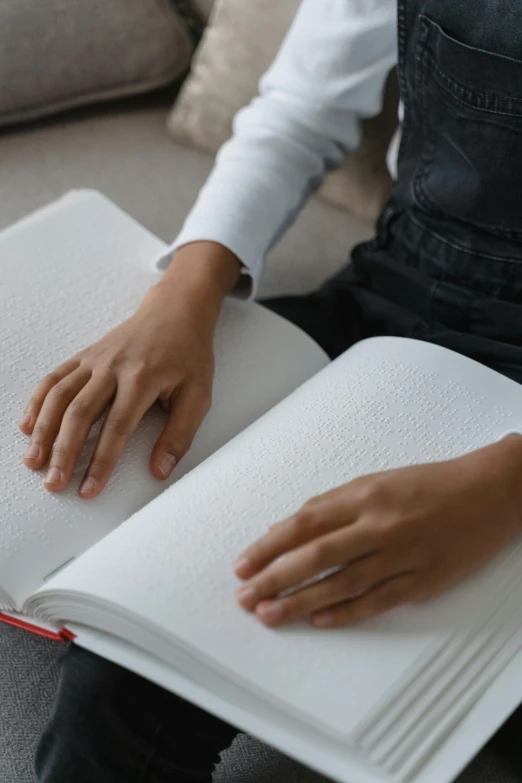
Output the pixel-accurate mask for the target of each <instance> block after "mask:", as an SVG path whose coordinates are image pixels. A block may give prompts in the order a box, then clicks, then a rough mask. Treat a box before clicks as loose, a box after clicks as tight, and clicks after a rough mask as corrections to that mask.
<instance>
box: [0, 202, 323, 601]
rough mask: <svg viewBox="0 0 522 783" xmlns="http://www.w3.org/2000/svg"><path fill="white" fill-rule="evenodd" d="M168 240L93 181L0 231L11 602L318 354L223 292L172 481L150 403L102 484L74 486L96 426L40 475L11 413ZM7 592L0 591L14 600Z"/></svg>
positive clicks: (160, 421)
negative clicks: (54, 485)
mask: <svg viewBox="0 0 522 783" xmlns="http://www.w3.org/2000/svg"><path fill="white" fill-rule="evenodd" d="M164 247H165V246H164V244H163V243H162V242H160V241H159V240H158V239H157V238H156V237H154V236H153V235H152V234H150V233H149V232H148V231H146V230H145V229H144V228H143V227H142V226H140V225H139V224H138V223H136V222H135V221H134V220H132V219H131V218H130V217H129V216H127V215H125V214H124V213H123V212H121V210H119V209H118V208H117V207H116V206H114V205H113V204H111V203H110V202H109V201H108V200H107V199H106V198H104V197H103V196H101V195H100V194H97V193H94V192H89V191H83V192H76V193H72V194H70V195H68V196H66V197H65V198H63V199H62V200H61V201H59V202H57V203H56V204H54V205H51V206H50V207H47V208H45V209H43V210H41V211H40V212H38V213H36V214H35V215H33V216H31V217H29V218H27V219H26V220H23V221H21V222H20V223H18V224H16V225H15V226H13V227H12V228H10V229H8V230H7V231H5V232H4V233H3V234H1V235H0V264H1V275H0V332H1V334H2V359H1V367H0V394H1V398H0V400H1V406H0V475H1V483H2V486H1V489H0V497H1V512H0V589H1V590H2V592H3V593H4V594H8V595H9V596H11V600H12V602H13V604H14V606H20V605H21V604H22V603H23V601H24V600H25V599H26V598H27V596H28V595H29V594H30V593H31V592H32V591H33V590H35V589H36V588H38V587H39V586H40V585H41V584H42V583H43V580H44V579H45V578H46V576H47V575H49V574H50V573H51V572H53V571H54V570H55V569H57V568H58V567H60V566H61V565H62V564H63V563H64V562H65V561H68V560H69V559H70V558H73V557H77V556H78V555H80V554H81V553H82V552H83V551H85V549H87V548H88V547H90V546H92V545H93V544H94V543H95V542H96V541H98V540H99V539H100V538H102V537H103V536H105V535H106V534H107V533H109V532H110V531H111V530H112V529H113V528H114V527H116V526H117V525H118V524H119V523H121V522H122V521H123V520H124V519H126V518H128V517H129V516H130V515H131V514H132V513H134V512H135V511H137V510H138V509H139V508H141V507H142V506H143V505H144V504H146V503H148V502H149V501H150V500H152V499H153V498H154V497H156V495H158V494H159V493H160V492H162V491H163V490H164V489H165V488H166V486H168V485H169V484H171V483H173V482H174V481H176V479H178V478H179V477H180V476H181V475H183V474H184V473H186V472H187V471H188V470H190V469H191V468H193V467H194V465H197V464H198V463H199V462H200V461H201V460H202V459H204V458H205V457H207V456H208V455H209V454H210V453H211V452H212V451H214V450H215V449H217V448H219V447H220V446H221V445H222V444H223V443H225V442H226V441H227V440H228V439H230V438H231V437H233V436H234V435H235V434H236V433H237V432H239V431H240V430H241V429H243V428H244V427H246V426H248V424H250V423H251V422H252V421H253V420H254V419H255V418H257V417H258V416H259V415H261V414H262V413H264V412H265V411H266V410H267V409H269V408H270V407H271V406H272V405H274V404H275V403H276V402H278V401H279V400H280V399H282V398H283V397H284V396H285V395H286V394H288V393H289V392H290V391H292V390H293V389H295V388H296V386H298V385H299V384H300V383H302V382H303V381H304V380H305V379H306V378H308V377H310V376H311V375H313V374H314V373H315V372H316V371H317V370H319V369H320V368H321V367H323V366H324V365H325V364H326V363H327V361H328V360H327V358H326V356H325V355H324V353H323V352H322V351H321V350H320V349H319V348H318V346H317V345H316V344H315V343H314V342H313V341H312V340H310V338H309V337H307V336H306V335H305V334H304V333H302V332H301V331H300V330H298V329H296V328H295V327H293V326H292V325H290V324H289V323H287V322H286V321H283V320H282V319H280V318H279V317H278V316H276V315H274V314H273V313H270V312H268V311H267V310H265V309H264V308H261V307H259V306H255V305H245V304H242V303H239V302H234V301H231V302H229V303H228V304H227V305H226V307H225V310H224V314H223V318H222V321H221V323H220V326H219V330H218V338H217V341H216V363H217V376H216V383H215V395H214V396H215V402H214V407H213V410H212V412H211V414H210V415H209V416H208V417H207V419H206V421H205V423H204V425H203V427H202V429H201V431H200V433H199V435H198V437H197V440H196V442H195V443H194V446H193V448H192V450H191V452H190V453H189V455H188V456H187V457H186V458H185V459H184V460H183V461H182V462H181V463H180V466H179V467H178V468H177V469H176V470H175V471H174V473H173V474H172V476H171V478H170V479H169V481H168V482H162V481H158V480H157V479H155V478H154V477H153V476H152V474H151V473H150V470H149V458H150V452H151V450H152V447H153V445H154V442H155V441H156V439H157V437H158V436H159V434H160V432H161V429H162V428H163V426H164V425H165V423H166V421H167V418H166V414H165V413H164V412H163V411H162V410H160V409H159V408H158V407H156V406H154V407H153V408H151V409H150V410H149V411H148V413H147V414H146V415H145V417H144V418H143V420H142V422H141V423H140V424H139V426H138V428H137V430H136V431H135V433H134V435H133V436H132V437H131V439H130V442H129V444H128V445H127V447H126V449H125V452H124V454H123V456H122V458H121V459H120V461H119V463H118V465H117V467H116V469H115V471H114V473H113V475H112V477H111V479H110V481H109V483H108V486H107V487H106V489H105V490H104V492H103V493H102V494H101V495H100V497H99V498H97V499H95V500H84V499H82V498H80V497H79V496H78V494H77V491H78V486H79V483H80V481H81V478H82V476H83V473H84V471H85V468H86V467H87V464H88V461H89V458H90V455H91V453H92V450H93V448H94V445H95V442H96V438H97V435H98V432H99V429H100V423H98V425H96V426H95V427H94V428H93V430H92V433H91V436H90V438H89V442H88V444H87V446H86V448H85V449H84V452H83V454H82V457H81V458H80V462H79V464H78V467H77V470H76V472H75V475H74V477H73V480H72V482H71V484H70V486H69V487H68V488H67V489H66V490H65V491H64V492H62V493H60V494H51V493H49V492H48V491H47V490H45V489H44V487H43V479H44V474H43V472H32V471H30V470H29V469H28V468H27V467H25V465H24V464H23V461H22V460H23V454H24V452H25V449H26V448H27V443H28V438H27V437H26V436H25V435H23V433H21V432H20V430H19V428H18V421H19V419H20V417H21V414H22V411H23V408H24V406H25V404H26V403H27V401H28V399H29V396H30V394H31V393H32V391H33V390H34V388H35V386H36V384H37V383H38V381H40V380H41V378H42V377H43V376H44V375H45V374H47V373H48V372H50V371H51V370H53V369H54V368H55V367H56V366H57V365H59V364H60V363H62V362H63V361H65V360H66V359H67V358H69V357H70V356H72V355H73V354H74V353H76V351H78V350H79V349H81V348H83V347H84V346H86V345H89V344H90V343H92V342H94V341H96V340H97V339H99V338H100V337H102V336H103V335H104V334H106V333H107V332H108V331H109V330H110V329H111V328H113V327H115V326H116V325H117V324H118V323H120V322H121V321H123V320H124V319H125V318H128V317H129V316H130V315H131V314H132V313H133V312H134V311H135V309H136V307H137V306H138V305H139V303H140V301H141V299H142V298H143V295H144V294H145V292H146V291H147V290H148V289H149V288H150V286H151V285H153V284H154V283H155V282H157V281H158V280H159V279H160V278H161V276H162V273H160V272H158V271H157V270H155V269H154V260H155V259H156V258H157V256H158V255H159V254H160V253H161V252H162V251H163V250H164ZM6 598H7V596H4V600H3V601H2V598H1V595H0V605H1V604H3V605H4V607H5V608H14V607H10V605H9V604H10V602H8V601H7V600H6Z"/></svg>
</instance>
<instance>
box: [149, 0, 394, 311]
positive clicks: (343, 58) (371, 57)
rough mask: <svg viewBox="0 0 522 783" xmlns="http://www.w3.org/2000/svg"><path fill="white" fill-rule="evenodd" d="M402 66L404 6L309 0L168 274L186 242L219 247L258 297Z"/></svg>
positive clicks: (376, 0)
mask: <svg viewBox="0 0 522 783" xmlns="http://www.w3.org/2000/svg"><path fill="white" fill-rule="evenodd" d="M396 61H397V28H396V0H321V2H318V0H303V1H302V3H301V5H300V7H299V10H298V12H297V16H296V18H295V20H294V22H293V25H292V26H291V28H290V30H289V32H288V34H287V36H286V39H285V41H284V42H283V46H282V48H281V50H280V52H279V54H278V55H277V57H276V59H275V61H274V63H273V64H272V66H271V67H270V68H269V70H268V71H267V72H266V73H265V75H264V76H263V77H262V79H261V81H260V84H259V95H258V96H257V97H256V98H254V100H253V101H252V102H251V104H250V105H249V106H247V107H246V108H244V109H242V110H241V111H240V112H239V113H238V114H237V115H236V117H235V120H234V125H233V130H234V132H233V136H232V138H231V139H230V140H229V141H228V142H227V143H226V144H225V145H224V146H223V147H222V148H221V150H220V151H219V153H218V155H217V157H216V163H215V166H214V169H213V171H212V173H211V174H210V177H209V179H208V180H207V183H206V184H205V186H204V187H203V189H202V190H201V192H200V194H199V197H198V199H197V201H196V203H195V205H194V207H193V209H192V211H191V212H190V214H189V215H188V217H187V219H186V221H185V224H184V226H183V228H182V230H181V232H180V234H179V235H178V236H177V238H176V239H175V241H174V243H173V244H172V245H171V246H170V248H169V250H168V252H167V253H166V254H165V256H164V257H163V258H162V259H161V261H160V262H159V264H158V266H159V268H166V267H167V265H168V263H169V261H170V259H171V258H172V255H173V253H174V251H175V250H176V249H177V248H179V247H181V246H182V245H185V244H188V243H190V242H195V241H202V240H210V241H214V242H218V243H220V244H222V245H224V246H225V247H227V248H229V249H230V250H231V251H232V252H233V253H235V255H236V256H238V258H239V259H240V261H241V262H242V264H243V270H244V272H245V275H246V277H245V276H244V277H243V279H242V281H241V283H240V284H239V286H238V290H237V293H238V294H240V295H244V296H249V295H254V294H255V289H256V286H257V283H258V281H259V278H260V276H261V273H262V269H263V263H264V258H265V256H266V253H267V251H268V250H269V249H270V248H271V247H272V246H273V245H274V244H275V242H276V241H277V240H278V239H279V238H280V237H281V235H282V234H283V233H284V232H285V231H286V229H287V228H288V227H289V226H290V225H291V223H292V222H293V220H294V219H295V217H296V215H297V213H298V212H299V211H300V209H301V207H302V206H303V205H304V203H305V201H306V199H307V198H308V196H309V195H310V194H311V193H312V192H313V191H314V190H315V189H317V188H318V187H319V185H320V184H321V182H322V180H323V178H324V175H325V173H326V171H328V170H330V169H334V168H337V167H339V166H340V165H341V163H342V160H343V157H344V155H345V153H346V152H348V151H351V150H353V149H355V148H356V147H357V146H358V144H359V140H360V120H361V119H362V118H365V117H371V116H373V115H375V114H378V112H379V111H380V108H381V105H382V93H383V88H384V84H385V81H386V78H387V75H388V73H389V71H390V69H391V68H392V67H393V66H394V65H395V63H396Z"/></svg>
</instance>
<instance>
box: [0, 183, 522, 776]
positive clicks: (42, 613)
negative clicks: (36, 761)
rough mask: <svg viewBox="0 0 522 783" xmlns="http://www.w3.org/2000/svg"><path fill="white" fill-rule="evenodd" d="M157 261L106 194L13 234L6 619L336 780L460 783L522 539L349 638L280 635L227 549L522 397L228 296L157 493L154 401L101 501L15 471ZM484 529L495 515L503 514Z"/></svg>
mask: <svg viewBox="0 0 522 783" xmlns="http://www.w3.org/2000/svg"><path fill="white" fill-rule="evenodd" d="M164 252H165V246H164V245H163V243H162V242H160V241H159V240H158V239H157V238H156V237H154V236H152V235H151V234H150V233H149V232H148V231H147V230H145V229H144V228H143V227H141V226H140V225H138V224H137V223H136V222H135V221H134V220H133V219H131V218H130V217H129V216H127V215H125V214H124V213H123V212H122V211H121V210H120V209H118V208H117V207H116V206H115V205H113V204H111V203H110V202H109V201H108V200H107V199H105V198H104V197H103V196H102V195H100V194H98V193H95V192H90V191H77V192H73V193H70V194H68V195H67V196H65V197H64V198H63V199H61V200H60V201H58V202H56V203H55V204H52V205H50V206H48V207H46V208H44V209H42V210H40V211H39V212H37V213H35V214H34V215H32V216H30V217H28V218H26V219H25V220H22V221H21V222H19V223H17V224H16V225H14V226H12V227H11V228H9V229H8V230H6V231H4V232H3V233H2V234H1V235H0V263H1V266H2V274H1V276H0V333H1V337H2V356H1V366H0V394H1V406H0V444H1V449H0V472H1V485H0V486H1V488H0V496H1V519H0V609H1V613H2V614H1V618H2V619H3V620H4V621H5V622H9V623H12V624H15V625H19V626H20V627H23V628H26V629H27V630H33V631H35V632H38V633H41V634H43V635H46V636H48V637H50V638H53V639H56V640H59V639H63V640H72V641H73V642H74V643H75V644H78V645H82V646H84V647H86V648H88V649H91V650H93V651H94V652H96V653H98V654H100V655H102V656H105V657H106V658H108V659H110V660H113V661H115V662H117V663H120V664H121V665H123V666H126V667H128V668H129V669H131V670H133V671H136V672H138V673H139V674H141V675H143V676H145V677H148V678H149V679H151V680H153V681H155V682H157V683H159V684H160V685H162V686H164V687H165V688H168V689H170V690H172V691H174V692H176V693H178V694H180V695H181V696H183V697H185V698H187V699H189V700H191V701H193V702H194V703H196V704H198V705H200V706H201V707H203V708H205V709H207V710H209V711H210V712H213V713H215V714H217V715H220V716H221V717H223V718H224V719H226V720H227V721H229V722H231V723H233V724H235V725H237V726H238V727H240V728H242V729H244V730H246V731H249V732H250V733H252V734H255V735H257V736H258V737H260V738H261V739H263V740H265V741H267V742H269V743H271V744H272V745H274V746H276V747H278V748H279V749H281V750H282V751H284V752H286V753H288V754H289V755H291V756H293V757H295V758H297V759H299V760H301V761H302V762H304V763H305V764H308V765H309V766H311V767H313V768H315V769H317V770H319V771H321V772H323V773H324V774H325V775H328V776H329V777H331V778H332V779H333V780H337V781H342V782H343V783H386V782H391V781H395V782H396V783H408V782H409V781H413V782H414V783H446V782H447V781H450V780H453V779H454V778H455V776H456V775H457V774H458V772H459V771H460V769H462V768H463V767H464V766H465V765H466V763H467V762H468V760H469V759H470V758H471V757H472V756H473V755H474V754H475V753H476V752H477V751H478V750H479V748H480V747H481V746H482V745H483V744H484V743H485V742H486V741H487V740H488V738H489V737H490V736H491V735H492V734H493V733H494V731H495V730H496V729H497V728H498V726H499V725H500V724H501V723H502V722H503V721H504V720H505V719H506V718H507V716H508V715H509V714H510V712H512V711H513V710H514V709H515V707H516V706H517V705H518V704H519V703H520V702H521V701H522V567H521V563H522V545H521V542H520V540H519V539H517V540H515V541H514V542H513V543H512V544H511V545H510V546H509V547H508V548H507V549H506V550H504V551H503V552H501V553H500V554H499V555H498V556H497V557H496V558H495V559H494V560H492V561H491V562H490V563H489V564H488V565H487V566H485V567H483V568H482V569H481V570H479V571H477V572H476V573H475V574H474V575H473V576H472V577H470V578H468V579H467V580H465V581H464V582H462V583H460V584H459V585H458V586H456V587H454V588H453V589H451V590H450V591H448V592H447V593H445V594H444V595H442V596H441V597H439V598H437V599H435V600H432V601H429V602H426V603H424V604H423V605H422V606H421V605H412V606H407V607H403V608H401V609H400V610H395V611H393V612H389V613H388V614H386V615H383V616H381V617H378V618H375V619H373V620H368V621H365V622H362V623H359V624H357V625H354V626H352V627H348V628H344V629H336V630H318V629H314V628H312V626H311V625H310V624H308V623H306V622H300V623H294V624H292V625H289V626H287V627H284V628H283V629H279V630H274V629H267V628H266V627H264V626H263V625H262V624H260V623H259V622H258V621H257V620H256V619H255V617H253V616H252V615H251V614H249V613H247V612H244V611H243V610H241V609H240V608H239V607H238V605H237V603H236V600H235V588H236V587H237V586H238V581H237V579H236V577H235V576H234V574H233V563H234V561H235V559H236V557H237V556H238V555H239V554H240V553H241V552H242V550H243V549H245V548H246V547H247V546H248V545H249V544H251V543H253V542H254V541H255V540H256V539H257V538H258V537H259V536H260V535H262V534H263V533H264V532H265V531H266V529H267V528H268V526H269V525H271V524H273V523H274V522H277V521H280V520H282V519H284V518H285V517H287V516H288V515H289V514H292V513H293V512H294V511H296V510H297V509H298V508H299V507H300V506H301V505H302V504H303V502H305V501H306V500H307V499H308V498H310V497H311V496H313V495H317V494H319V493H322V492H324V491H326V490H328V489H330V488H332V487H335V486H338V485H340V484H343V483H345V482H347V481H349V480H351V479H353V478H355V477H357V476H360V475H363V474H367V473H371V472H375V471H378V470H384V469H387V468H393V467H399V466H401V465H410V464H415V463H420V462H429V461H434V460H442V459H448V458H451V457H454V456H457V455H459V454H464V453H467V452H469V451H472V450H474V449H476V448H479V447H481V446H483V445H486V444H488V443H491V442H493V441H495V440H497V439H498V438H499V437H500V436H501V435H502V434H503V433H505V432H506V431H510V430H513V429H517V428H519V427H520V422H521V418H522V416H521V414H522V390H521V388H520V387H519V386H518V385H517V384H516V383H514V382H512V381H510V380H508V379H506V378H505V377H502V376H501V375H498V374H497V373H495V372H493V371H491V370H489V369H487V368H485V367H483V366H481V365H479V364H477V363H475V362H473V361H471V360H469V359H466V358H463V357H461V356H458V355H457V354H454V353H452V352H450V351H447V350H445V349H442V348H440V347H437V346H433V345H428V344H426V343H422V342H418V341H413V340H405V339H399V338H391V337H383V338H376V339H371V340H366V341H363V342H361V343H358V344H357V345H355V346H354V347H353V348H351V349H350V350H349V351H347V352H346V353H345V354H344V355H342V356H341V357H339V358H338V359H337V360H335V361H334V362H329V360H328V358H327V357H326V356H325V354H324V353H323V351H322V350H321V349H320V348H319V347H318V346H317V345H316V344H315V343H314V342H313V341H312V340H311V339H310V338H309V337H308V336H307V335H305V334H304V333H303V332H301V331H300V330H299V329H297V328H296V327H294V326H293V325H291V324H289V323H287V322H286V321H284V320H283V319H281V318H280V317H278V316H277V315H274V314H273V313H271V312H269V311H268V310H266V309H265V308H263V307H261V306H260V305H257V304H253V303H244V302H240V301H236V300H232V299H231V300H229V301H227V302H226V304H225V307H224V310H223V315H222V318H221V322H220V325H219V328H218V334H217V338H216V364H217V374H216V381H215V387H214V404H213V408H212V410H211V412H210V414H209V415H208V417H207V418H206V420H205V422H204V423H203V426H202V428H201V430H200V432H199V433H198V435H197V437H196V440H195V442H194V444H193V446H192V448H191V450H190V452H189V453H188V455H187V456H186V457H185V458H184V459H183V460H182V461H181V462H180V464H179V465H178V467H177V468H176V469H175V471H174V472H173V474H172V475H171V477H170V478H169V479H168V480H167V481H165V482H161V481H158V480H157V479H155V478H154V477H153V476H152V474H151V473H150V470H149V456H150V451H151V449H152V446H153V444H154V442H155V440H156V438H157V437H158V435H159V433H160V432H161V429H162V428H163V426H164V423H165V416H166V414H165V413H164V412H163V411H162V410H161V409H160V408H159V407H156V406H153V407H152V408H151V409H150V410H149V411H148V412H147V413H146V415H145V416H144V418H143V420H142V421H141V423H140V424H139V426H138V427H137V429H136V430H135V432H134V433H133V435H132V436H131V438H130V441H129V443H128V445H127V447H126V449H125V451H124V453H123V455H122V457H121V459H120V461H119V463H118V465H117V467H116V469H115V471H114V473H113V475H112V476H111V479H110V480H109V483H108V485H107V486H106V488H105V489H104V491H103V492H102V493H101V495H100V496H99V497H98V498H96V499H94V500H85V499H83V498H81V497H79V495H78V486H79V482H80V480H81V478H82V476H83V473H84V471H85V468H86V465H87V464H88V461H89V456H90V453H92V447H93V445H94V443H95V441H96V436H97V433H98V432H99V426H100V425H99V423H98V424H97V425H95V426H94V427H93V430H92V432H91V435H90V437H89V440H88V442H87V445H86V447H85V449H84V453H83V454H82V456H81V458H80V462H79V464H78V466H77V469H76V471H75V474H74V476H73V480H72V481H71V483H70V485H69V486H68V487H67V489H66V490H65V491H63V492H61V493H54V494H53V493H50V492H48V491H47V490H45V489H44V487H43V473H42V472H41V471H40V472H35V471H30V470H29V469H28V468H27V467H25V466H24V464H23V461H22V460H23V454H24V452H25V449H26V447H27V437H26V436H24V435H23V434H22V433H21V432H20V430H19V429H18V421H19V419H20V416H21V413H22V411H23V408H24V406H25V404H26V402H27V400H28V398H29V396H30V394H31V392H32V391H33V389H34V387H35V386H36V384H37V383H38V381H39V380H40V379H41V378H42V377H43V376H44V375H45V374H47V373H48V372H50V371H51V370H53V369H54V368H55V367H56V366H57V365H58V364H60V363H61V362H63V361H65V360H66V359H67V358H69V357H70V356H71V355H73V354H74V353H76V352H77V351H78V350H80V349H81V348H83V347H85V346H87V345H89V344H90V343H92V342H94V341H96V340H97V339H99V338H100V337H102V336H103V335H104V334H105V333H107V332H108V331H109V330H110V329H111V328H113V327H114V326H116V325H117V324H118V323H120V322H121V321H122V320H124V319H125V318H127V317H129V316H130V315H131V314H132V313H133V312H134V310H135V308H136V307H137V306H138V304H139V303H140V301H141V299H142V297H143V295H144V293H145V292H146V291H147V289H148V288H149V287H150V286H152V285H153V284H154V283H155V282H157V281H158V280H159V279H160V277H161V274H162V272H161V269H160V267H159V265H158V259H160V258H161V257H162V254H163V253H164ZM492 523H494V520H492Z"/></svg>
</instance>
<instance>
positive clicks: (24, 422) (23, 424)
mask: <svg viewBox="0 0 522 783" xmlns="http://www.w3.org/2000/svg"><path fill="white" fill-rule="evenodd" d="M31 419H32V416H31V414H30V413H26V414H25V416H23V417H22V419H21V420H20V424H19V426H20V427H28V426H29V424H30V423H31Z"/></svg>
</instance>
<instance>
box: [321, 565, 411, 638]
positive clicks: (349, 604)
mask: <svg viewBox="0 0 522 783" xmlns="http://www.w3.org/2000/svg"><path fill="white" fill-rule="evenodd" d="M413 600H415V582H414V575H413V573H412V572H407V573H405V574H399V575H397V576H396V577H394V578H392V579H390V580H388V581H387V582H383V583H382V584H380V585H378V586H377V587H375V588H374V589H373V590H371V591H370V592H369V593H366V595H363V596H361V597H360V598H355V599H354V600H352V601H345V602H344V603H342V604H340V605H339V606H333V607H331V608H329V609H327V610H326V611H321V612H318V613H317V614H314V616H313V617H312V622H313V624H314V625H315V626H317V627H318V628H340V627H341V626H345V625H351V624H352V623H356V622H360V621H361V620H367V619H369V618H370V617H377V616H378V615H380V614H384V613H385V612H389V611H391V610H392V609H396V608H397V607H399V606H402V605H403V604H406V603H409V602H410V601H413Z"/></svg>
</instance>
